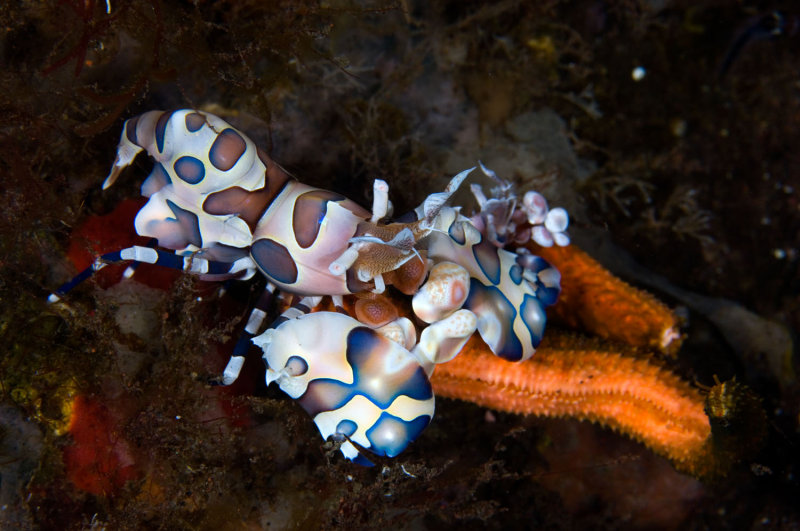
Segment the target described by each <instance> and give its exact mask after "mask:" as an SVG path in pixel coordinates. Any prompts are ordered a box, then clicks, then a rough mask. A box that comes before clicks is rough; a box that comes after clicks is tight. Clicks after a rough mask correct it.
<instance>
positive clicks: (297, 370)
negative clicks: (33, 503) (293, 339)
mask: <svg viewBox="0 0 800 531" xmlns="http://www.w3.org/2000/svg"><path fill="white" fill-rule="evenodd" d="M284 368H285V369H286V370H288V371H289V374H291V375H292V376H301V375H303V374H305V373H307V372H308V363H307V362H306V360H304V359H303V358H301V357H300V356H290V357H289V359H288V360H286V365H285V367H284Z"/></svg>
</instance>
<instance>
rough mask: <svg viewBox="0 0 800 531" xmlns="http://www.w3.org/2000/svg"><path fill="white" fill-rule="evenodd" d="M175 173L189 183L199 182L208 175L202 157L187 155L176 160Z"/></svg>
mask: <svg viewBox="0 0 800 531" xmlns="http://www.w3.org/2000/svg"><path fill="white" fill-rule="evenodd" d="M173 168H174V169H175V174H176V175H177V176H178V177H180V178H181V179H183V180H184V181H186V182H187V183H189V184H197V183H199V182H200V181H202V180H203V178H204V177H205V176H206V167H205V166H203V163H202V162H201V161H200V159H196V158H194V157H190V156H188V155H187V156H185V157H181V158H179V159H178V160H176V161H175V164H174V166H173Z"/></svg>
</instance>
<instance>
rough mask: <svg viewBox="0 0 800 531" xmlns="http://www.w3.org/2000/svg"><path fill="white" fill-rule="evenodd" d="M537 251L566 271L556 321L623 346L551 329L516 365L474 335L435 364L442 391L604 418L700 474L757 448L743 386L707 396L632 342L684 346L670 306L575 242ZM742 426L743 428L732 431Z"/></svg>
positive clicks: (752, 411)
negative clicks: (449, 358)
mask: <svg viewBox="0 0 800 531" xmlns="http://www.w3.org/2000/svg"><path fill="white" fill-rule="evenodd" d="M532 251H533V252H535V253H537V254H541V255H543V256H545V257H546V258H547V259H548V260H550V261H551V262H552V263H553V264H554V265H556V267H557V268H558V269H559V270H560V271H561V273H562V294H561V299H560V301H559V302H558V303H557V304H556V305H555V307H554V309H555V312H554V314H555V317H556V318H557V320H559V321H561V322H563V323H567V324H570V325H573V326H575V327H579V328H581V329H584V330H588V331H591V332H593V333H594V334H596V335H598V336H600V337H601V338H604V339H614V340H617V341H624V342H625V343H624V344H623V343H615V342H610V341H603V340H600V339H590V338H584V337H578V336H576V335H574V334H572V335H570V334H567V333H564V332H563V331H559V330H552V329H551V330H548V332H547V334H546V335H545V339H544V341H543V342H542V344H541V345H540V347H539V348H538V349H537V352H536V354H535V355H534V357H533V358H532V359H530V360H527V361H525V362H521V363H509V362H508V361H505V360H502V359H500V358H498V357H496V356H494V355H492V353H491V352H490V351H489V349H488V347H487V346H486V345H485V344H484V343H483V341H481V339H480V338H479V337H477V336H474V337H473V338H472V339H471V340H470V341H469V343H467V345H466V346H465V347H464V349H463V350H462V351H461V353H460V354H459V355H458V356H457V357H456V358H455V359H454V360H452V361H450V362H448V363H445V364H443V365H440V366H438V367H437V368H436V370H435V372H434V374H433V377H432V383H433V386H434V389H435V391H436V394H437V395H438V396H444V397H450V398H459V399H462V400H467V401H470V402H474V403H476V404H479V405H481V406H485V407H490V408H493V409H497V410H502V411H507V412H512V413H520V414H530V415H538V416H544V417H571V418H576V419H579V420H590V421H593V422H597V423H599V424H601V425H604V426H608V427H611V428H613V429H615V430H617V431H619V432H621V433H624V434H626V435H628V436H630V437H632V438H633V439H635V440H638V441H640V442H642V443H643V444H645V445H646V446H647V447H648V448H650V449H651V450H652V451H654V452H656V453H657V454H659V455H663V456H665V457H667V458H668V459H670V460H671V461H672V463H673V464H674V466H675V467H676V468H677V469H679V470H682V471H685V472H688V473H690V474H693V475H695V476H701V477H702V476H705V477H708V476H714V475H717V474H721V473H725V471H726V470H727V469H728V468H729V467H730V465H731V463H732V462H733V461H735V460H736V459H737V458H739V457H740V454H742V453H745V452H748V451H750V450H752V449H753V448H754V446H755V443H756V442H757V440H758V439H760V438H761V436H762V434H763V431H764V416H763V411H761V409H760V406H759V404H758V399H757V398H756V397H755V396H754V395H753V394H752V393H750V392H749V391H748V390H747V389H746V388H745V387H744V386H740V385H736V384H735V383H734V384H731V383H727V384H718V385H716V386H714V387H713V388H711V389H710V390H709V393H708V394H709V397H708V399H707V398H706V397H705V396H704V394H703V393H701V391H700V390H698V389H697V388H695V387H693V386H691V385H690V384H689V383H687V382H686V381H684V380H682V379H681V378H680V377H679V376H677V375H676V374H674V373H672V372H671V371H669V370H667V369H665V368H664V367H662V366H661V365H660V364H658V363H657V362H656V361H654V359H653V357H652V356H649V357H645V356H642V353H641V352H637V351H636V348H634V347H650V348H654V349H658V350H661V351H662V352H665V353H674V352H676V351H677V348H678V346H679V344H680V336H679V334H678V333H677V319H676V317H675V316H674V314H673V313H672V312H671V310H669V308H668V307H667V306H666V305H664V304H663V303H661V302H660V301H658V300H657V299H655V298H654V297H653V296H652V295H649V294H647V293H645V292H643V291H640V290H638V289H636V288H633V287H632V286H630V285H628V284H626V283H625V282H623V281H622V280H620V279H618V278H616V277H614V276H613V275H611V273H609V272H608V271H607V270H606V269H605V268H603V267H602V266H601V265H600V264H599V263H598V262H596V261H595V260H593V259H592V258H591V257H589V256H588V255H587V254H586V253H584V252H583V251H580V250H579V249H577V248H576V247H575V246H570V247H567V248H550V249H541V248H538V247H537V248H535V249H532ZM734 404H735V405H734ZM707 411H708V412H709V413H708V415H707ZM709 415H710V417H711V419H709ZM744 419H747V420H744ZM737 423H738V424H739V425H740V426H739V427H740V428H742V429H739V430H738V431H736V430H734V432H733V433H731V427H732V425H733V424H737ZM748 423H750V426H749V427H745V426H744V425H746V424H748Z"/></svg>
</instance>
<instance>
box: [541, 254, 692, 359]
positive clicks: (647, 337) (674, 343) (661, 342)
mask: <svg viewBox="0 0 800 531" xmlns="http://www.w3.org/2000/svg"><path fill="white" fill-rule="evenodd" d="M528 249H529V250H530V251H531V252H532V253H533V254H536V255H539V256H541V257H542V258H544V259H545V260H547V261H548V262H550V263H551V264H553V265H554V266H555V267H556V269H558V270H559V272H560V273H561V294H560V295H559V300H558V303H557V304H555V305H554V306H552V307H551V308H549V310H548V315H550V316H551V317H554V318H555V319H556V320H557V321H559V322H561V323H564V324H566V325H568V326H569V327H571V328H575V329H577V330H582V331H585V332H588V333H590V334H594V335H597V336H599V337H601V338H603V339H611V340H614V341H621V342H623V343H625V344H628V345H632V346H636V347H649V348H655V349H657V350H659V351H661V352H664V353H667V354H674V353H676V352H677V351H678V348H679V347H680V344H681V336H680V332H679V329H678V319H677V317H676V316H675V314H674V312H673V311H672V310H670V308H669V307H668V306H667V305H665V304H664V303H663V302H661V301H659V300H658V299H656V298H655V297H653V296H652V295H650V294H649V293H647V292H645V291H642V290H640V289H637V288H634V287H633V286H631V285H630V284H628V283H626V282H625V281H623V280H621V279H619V278H617V277H615V276H614V275H612V274H611V273H610V272H609V271H608V270H607V269H605V268H604V267H603V266H602V265H600V263H599V262H597V261H596V260H595V259H594V258H592V257H590V256H589V255H588V254H586V253H585V252H584V251H581V250H580V249H579V248H578V247H576V246H575V245H570V246H567V247H557V246H553V247H540V246H538V245H536V244H535V243H529V244H528Z"/></svg>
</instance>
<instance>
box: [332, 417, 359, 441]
mask: <svg viewBox="0 0 800 531" xmlns="http://www.w3.org/2000/svg"><path fill="white" fill-rule="evenodd" d="M356 428H358V426H357V425H356V423H355V422H353V421H352V420H350V419H345V420H343V421H341V422H340V423H339V424H337V425H336V433H337V434H340V435H345V436H347V437H350V436H351V435H353V434H354V433H355V432H356Z"/></svg>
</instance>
